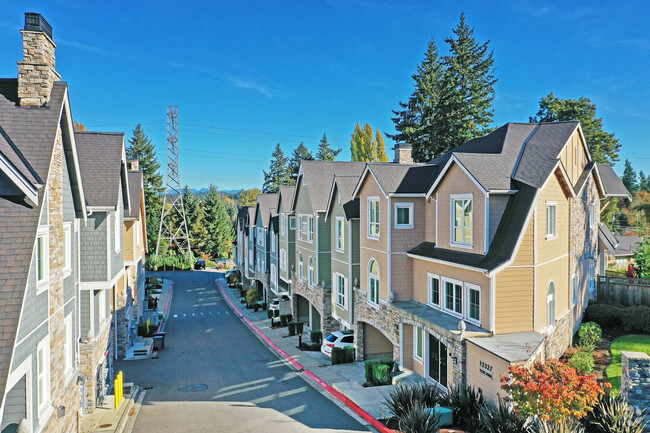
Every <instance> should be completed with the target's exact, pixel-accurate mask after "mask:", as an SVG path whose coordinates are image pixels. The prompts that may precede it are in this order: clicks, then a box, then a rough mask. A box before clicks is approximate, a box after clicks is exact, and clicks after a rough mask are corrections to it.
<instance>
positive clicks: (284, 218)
mask: <svg viewBox="0 0 650 433" xmlns="http://www.w3.org/2000/svg"><path fill="white" fill-rule="evenodd" d="M286 225H287V216H286V215H285V214H280V234H281V235H282V236H284V233H285V232H286Z"/></svg>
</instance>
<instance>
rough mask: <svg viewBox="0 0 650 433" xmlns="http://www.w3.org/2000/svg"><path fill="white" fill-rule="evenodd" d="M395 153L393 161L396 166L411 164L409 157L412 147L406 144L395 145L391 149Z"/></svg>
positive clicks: (411, 159) (410, 157) (411, 160)
mask: <svg viewBox="0 0 650 433" xmlns="http://www.w3.org/2000/svg"><path fill="white" fill-rule="evenodd" d="M393 150H394V151H395V160H394V161H393V162H396V163H398V164H413V156H412V155H411V150H412V146H411V145H410V144H408V143H397V144H396V145H395V147H393Z"/></svg>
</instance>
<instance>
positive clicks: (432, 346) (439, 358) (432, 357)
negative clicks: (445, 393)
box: [429, 335, 447, 388]
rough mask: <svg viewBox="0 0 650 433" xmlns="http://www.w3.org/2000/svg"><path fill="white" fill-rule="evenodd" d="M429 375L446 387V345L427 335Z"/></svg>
mask: <svg viewBox="0 0 650 433" xmlns="http://www.w3.org/2000/svg"><path fill="white" fill-rule="evenodd" d="M429 377H431V379H433V380H435V381H436V382H438V383H439V384H440V385H442V386H444V387H445V388H446V387H447V346H445V345H444V344H442V343H441V342H440V340H438V339H437V338H436V337H434V336H433V335H429Z"/></svg>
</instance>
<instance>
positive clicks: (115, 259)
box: [110, 187, 124, 279]
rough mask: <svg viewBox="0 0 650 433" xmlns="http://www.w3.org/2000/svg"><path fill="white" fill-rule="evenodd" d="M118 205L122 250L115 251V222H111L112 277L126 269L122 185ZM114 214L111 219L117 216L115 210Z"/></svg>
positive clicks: (120, 245) (120, 246)
mask: <svg viewBox="0 0 650 433" xmlns="http://www.w3.org/2000/svg"><path fill="white" fill-rule="evenodd" d="M117 205H118V206H119V209H120V210H121V212H120V213H119V217H120V221H119V223H118V226H117V227H118V230H119V232H120V233H119V236H120V243H119V248H120V250H119V251H118V252H117V254H116V253H115V245H113V242H115V240H114V239H115V224H111V227H110V230H111V233H110V236H111V237H110V239H111V240H110V243H111V251H110V253H111V279H112V278H114V277H115V276H116V275H117V274H118V273H119V272H120V271H122V270H123V269H124V211H123V209H124V202H123V201H122V187H120V195H119V200H118V201H117ZM112 213H113V216H112V217H111V219H113V218H115V212H112Z"/></svg>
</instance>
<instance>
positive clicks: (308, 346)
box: [300, 343, 320, 352]
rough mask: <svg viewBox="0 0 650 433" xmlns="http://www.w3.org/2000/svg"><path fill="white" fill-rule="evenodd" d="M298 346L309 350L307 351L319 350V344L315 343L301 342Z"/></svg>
mask: <svg viewBox="0 0 650 433" xmlns="http://www.w3.org/2000/svg"><path fill="white" fill-rule="evenodd" d="M300 348H301V349H302V350H309V351H312V352H315V351H319V350H320V344H316V343H311V344H309V343H302V344H301V345H300Z"/></svg>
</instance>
